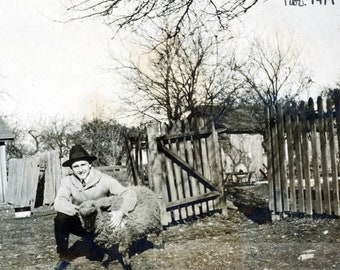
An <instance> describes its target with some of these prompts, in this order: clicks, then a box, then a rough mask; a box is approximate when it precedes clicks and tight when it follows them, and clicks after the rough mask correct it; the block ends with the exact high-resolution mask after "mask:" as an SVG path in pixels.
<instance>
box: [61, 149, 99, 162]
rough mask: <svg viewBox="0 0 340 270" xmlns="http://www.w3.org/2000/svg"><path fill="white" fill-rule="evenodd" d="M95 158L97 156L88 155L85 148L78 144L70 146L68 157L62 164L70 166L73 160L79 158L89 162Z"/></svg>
mask: <svg viewBox="0 0 340 270" xmlns="http://www.w3.org/2000/svg"><path fill="white" fill-rule="evenodd" d="M96 159H97V158H96V157H95V156H90V155H89V153H87V152H86V150H85V149H84V148H83V147H81V146H80V145H75V146H72V148H71V150H70V156H69V159H68V160H66V161H65V162H64V163H63V164H62V166H63V167H70V166H71V165H72V164H73V163H74V162H76V161H79V160H86V161H88V162H90V163H91V162H92V161H94V160H96Z"/></svg>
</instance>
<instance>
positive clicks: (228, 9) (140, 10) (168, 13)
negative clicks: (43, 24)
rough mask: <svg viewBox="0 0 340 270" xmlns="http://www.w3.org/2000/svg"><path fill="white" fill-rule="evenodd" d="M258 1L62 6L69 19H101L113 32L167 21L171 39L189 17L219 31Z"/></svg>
mask: <svg viewBox="0 0 340 270" xmlns="http://www.w3.org/2000/svg"><path fill="white" fill-rule="evenodd" d="M258 1H259V0H227V1H219V0H171V1H170V0H168V1H159V0H128V1H126V0H125V1H123V0H73V1H69V2H71V3H66V4H65V5H66V7H67V9H68V10H70V11H72V13H73V14H74V15H73V16H72V17H73V19H83V18H89V17H98V16H101V17H104V18H105V19H106V23H107V24H109V25H111V26H112V27H113V28H114V29H116V31H119V30H120V29H123V28H127V27H129V28H130V30H131V29H132V30H139V31H140V29H141V28H142V29H146V28H149V27H150V25H158V24H159V22H160V21H162V20H163V19H164V18H167V19H168V18H170V19H171V21H172V25H171V30H172V31H171V37H173V36H175V35H177V34H178V33H180V32H181V31H182V29H183V28H184V26H186V25H190V24H191V23H192V16H193V14H195V16H196V15H198V17H205V18H206V19H205V21H206V22H209V21H212V22H214V24H217V25H218V27H219V28H220V29H227V28H228V27H229V22H230V21H231V20H233V19H235V18H237V17H239V16H240V15H242V14H244V13H246V12H247V11H248V10H249V9H250V8H252V7H253V6H254V5H255V4H256V3H257V2H258Z"/></svg>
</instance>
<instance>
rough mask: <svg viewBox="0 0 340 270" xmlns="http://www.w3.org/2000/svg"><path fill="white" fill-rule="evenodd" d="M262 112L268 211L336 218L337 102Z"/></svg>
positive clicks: (339, 131) (339, 105) (339, 206)
mask: <svg viewBox="0 0 340 270" xmlns="http://www.w3.org/2000/svg"><path fill="white" fill-rule="evenodd" d="M324 106H325V104H324V100H323V99H322V98H321V97H318V99H317V106H316V107H317V109H316V110H315V105H314V101H313V99H312V98H310V99H309V101H308V104H306V103H304V102H301V103H300V105H299V106H297V105H296V104H292V105H291V106H289V107H285V108H282V107H281V106H277V107H276V108H274V107H271V108H268V110H267V126H266V148H267V153H268V184H269V209H270V210H271V211H272V212H273V213H274V214H280V213H283V212H291V213H304V214H306V215H314V214H326V215H335V216H340V203H339V157H340V156H339V155H340V98H339V97H336V98H334V99H327V102H326V110H324Z"/></svg>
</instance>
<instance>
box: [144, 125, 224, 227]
mask: <svg viewBox="0 0 340 270" xmlns="http://www.w3.org/2000/svg"><path fill="white" fill-rule="evenodd" d="M147 134H148V161H149V163H148V168H149V170H148V174H149V181H150V186H151V187H152V188H153V190H154V191H155V192H156V193H157V194H159V197H160V198H162V204H163V213H162V222H163V224H168V223H170V222H173V221H175V222H176V221H178V220H185V219H187V218H190V217H193V216H197V215H201V214H207V213H209V212H211V211H215V210H222V211H223V212H224V213H226V212H225V211H226V208H225V198H224V187H223V181H222V169H221V156H220V146H219V143H218V136H217V133H216V130H215V129H214V125H213V123H212V122H209V121H204V120H203V119H198V120H195V121H193V122H192V123H188V121H178V122H176V123H173V124H172V125H169V126H168V125H164V124H163V125H160V124H155V125H153V126H149V127H148V129H147Z"/></svg>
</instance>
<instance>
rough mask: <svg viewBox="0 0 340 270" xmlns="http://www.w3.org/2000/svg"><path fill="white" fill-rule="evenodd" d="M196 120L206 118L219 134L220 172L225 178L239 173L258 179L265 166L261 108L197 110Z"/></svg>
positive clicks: (262, 109)
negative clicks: (211, 122)
mask: <svg viewBox="0 0 340 270" xmlns="http://www.w3.org/2000/svg"><path fill="white" fill-rule="evenodd" d="M195 115H196V116H202V117H206V116H207V115H209V116H210V117H211V118H212V119H213V120H214V122H215V127H216V129H217V130H219V131H220V132H219V140H220V142H221V146H222V162H223V169H224V172H225V173H226V174H232V173H237V172H240V171H243V172H245V171H248V172H253V176H255V175H256V176H259V177H261V174H260V169H263V164H266V162H267V161H266V154H265V151H264V149H263V133H264V119H265V116H264V108H261V107H255V106H249V105H239V106H236V107H233V108H232V109H231V108H229V109H225V108H223V107H220V106H213V107H200V108H199V110H197V113H195Z"/></svg>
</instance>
